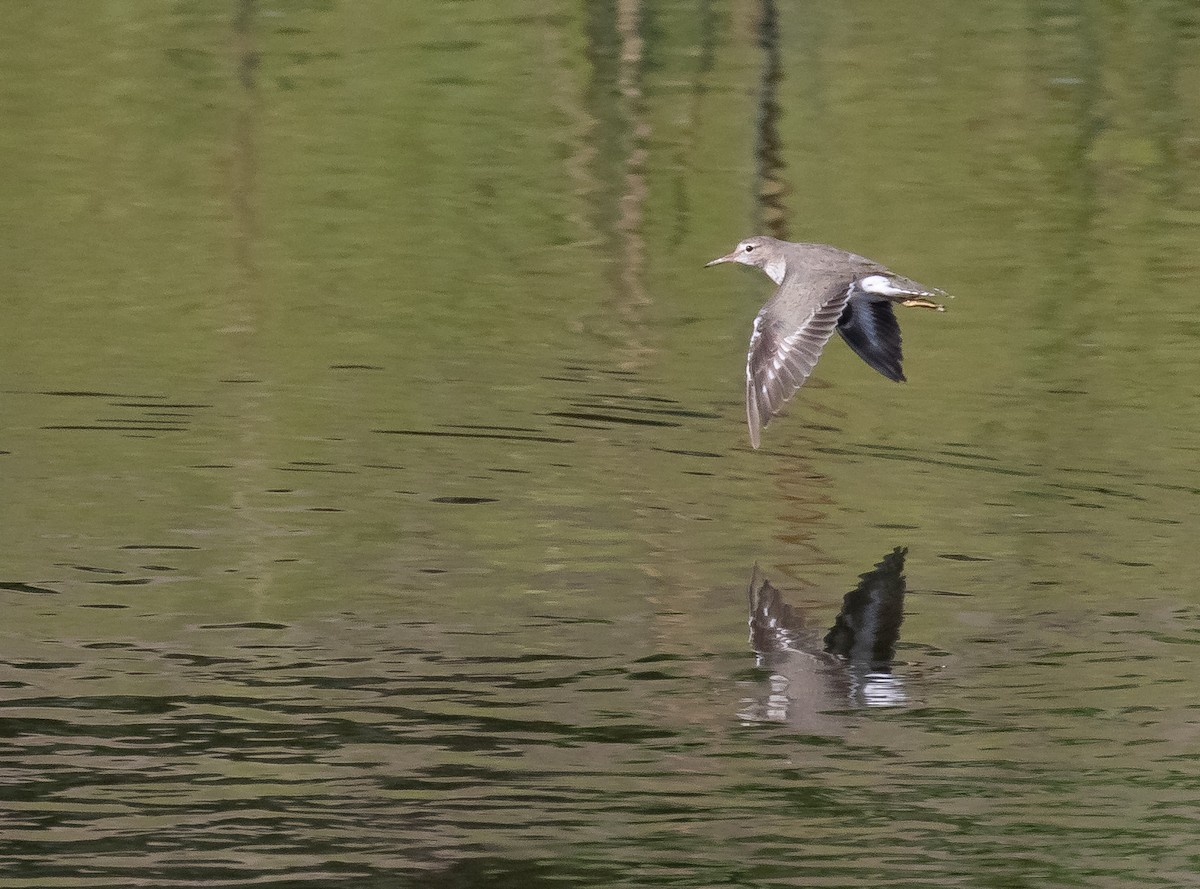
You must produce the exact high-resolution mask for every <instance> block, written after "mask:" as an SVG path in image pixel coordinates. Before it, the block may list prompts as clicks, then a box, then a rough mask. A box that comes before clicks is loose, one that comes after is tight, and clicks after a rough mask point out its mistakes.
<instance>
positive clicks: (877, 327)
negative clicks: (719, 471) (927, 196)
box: [708, 235, 945, 448]
mask: <svg viewBox="0 0 1200 889" xmlns="http://www.w3.org/2000/svg"><path fill="white" fill-rule="evenodd" d="M722 262H740V263H741V264H742V265H750V266H756V267H757V268H760V269H762V270H763V271H764V272H766V273H767V277H769V278H770V279H771V280H772V281H774V282H775V283H776V284H777V285H778V288H777V289H776V290H775V294H774V295H773V296H772V297H771V298H770V299H769V300H767V304H766V305H764V306H763V307H762V310H761V311H760V312H759V313H758V317H757V318H755V319H754V333H753V334H751V336H750V351H749V352H748V353H747V354H746V421H747V423H748V424H749V426H750V444H751V445H753V446H754V447H756V448H757V447H758V445H759V440H760V437H761V434H762V430H763V427H764V426H766V425H767V423H769V422H770V420H771V418H772V417H774V416H775V415H776V414H778V413H779V411H780V410H781V409H782V408H783V406H784V404H786V403H787V401H788V399H789V398H791V397H792V396H793V395H795V394H796V390H797V389H799V388H800V387H801V386H802V385H804V381H805V380H807V379H808V377H809V374H811V373H812V371H813V367H814V366H816V363H817V359H818V358H819V357H820V356H821V350H822V349H824V348H825V344H826V343H827V342H829V338H830V337H831V336H833V332H834V331H835V330H836V331H837V332H838V333H840V334H841V335H842V339H844V340H845V341H846V343H847V344H848V345H849V346H850V348H851V349H853V350H854V351H855V353H857V354H858V357H859V358H861V359H862V360H863V361H865V362H867V364H869V365H871V367H873V368H875V369H876V370H877V371H879V372H880V373H881V374H883V375H884V376H885V377H887V378H888V379H889V380H895V381H896V382H898V383H899V382H903V381H904V371H903V370H902V369H901V361H902V355H901V353H900V325H899V324H897V323H896V316H895V314H894V313H893V311H892V306H893V305H894V304H895V303H899V304H900V305H902V306H919V307H921V308H924V309H935V310H936V311H939V312H941V311H944V310H945V306H943V305H942V304H941V303H938V302H934V301H933V300H932V299H930V297H933V296H939V295H945V294H943V293H942V291H940V290H930V289H928V288H926V287H922V286H921V285H920V284H918V283H917V282H916V281H911V280H909V279H908V278H902V277H901V276H900V275H897V274H896V273H895V272H891V271H888V270H887V269H886V268H884V267H883V266H881V265H880V264H879V263H877V262H872V261H871V260H869V259H867V258H865V257H863V256H858V255H856V254H854V253H847V252H846V251H845V250H839V249H838V248H836V247H830V246H828V245H826V244H795V243H793V242H791V241H780V240H778V239H776V238H768V237H765V236H762V235H759V236H756V237H753V238H747V239H746V240H744V241H742V242H741V243H740V244H738V245H737V247H736V248H735V249H734V251H733V252H732V253H729V254H727V255H725V256H722V257H720V258H719V259H714V260H713V261H712V262H710V263H708V265H718V264H719V263H722Z"/></svg>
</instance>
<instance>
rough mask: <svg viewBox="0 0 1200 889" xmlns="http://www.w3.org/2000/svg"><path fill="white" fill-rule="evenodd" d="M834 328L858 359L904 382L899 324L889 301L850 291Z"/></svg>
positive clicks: (890, 377) (899, 381) (897, 380)
mask: <svg viewBox="0 0 1200 889" xmlns="http://www.w3.org/2000/svg"><path fill="white" fill-rule="evenodd" d="M837 329H838V333H840V334H841V335H842V339H844V340H845V341H846V345H848V346H849V347H850V348H851V349H853V350H854V352H855V354H856V355H858V357H859V358H861V359H862V360H863V361H865V362H867V364H869V365H871V367H873V368H875V370H877V371H879V372H880V373H881V374H883V375H884V376H885V377H887V378H888V379H889V380H895V381H896V382H897V383H903V382H904V371H903V369H902V368H901V363H902V362H903V360H904V356H903V354H902V352H901V350H900V325H899V324H898V323H897V322H896V313H895V311H894V310H893V308H892V303H891V302H889V301H888V300H884V299H879V298H878V297H870V296H867V295H865V294H862V293H861V292H855V293H852V294H851V296H850V299H849V300H848V301H847V302H846V307H845V308H844V309H843V310H842V317H841V318H839V319H838V327H837Z"/></svg>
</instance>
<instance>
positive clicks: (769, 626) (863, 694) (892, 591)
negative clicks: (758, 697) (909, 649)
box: [749, 547, 908, 726]
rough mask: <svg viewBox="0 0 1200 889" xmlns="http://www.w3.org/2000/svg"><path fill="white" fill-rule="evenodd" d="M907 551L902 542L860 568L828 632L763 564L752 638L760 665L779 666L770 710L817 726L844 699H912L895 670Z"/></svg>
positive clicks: (756, 577) (753, 593)
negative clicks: (813, 623) (792, 601)
mask: <svg viewBox="0 0 1200 889" xmlns="http://www.w3.org/2000/svg"><path fill="white" fill-rule="evenodd" d="M907 552H908V550H907V549H905V548H904V547H897V548H896V549H894V550H892V552H890V553H888V554H887V555H886V556H884V557H883V559H882V560H881V561H880V562H879V563H878V564H877V565H875V567H874V568H873V569H872V570H870V571H868V572H866V573H865V574H862V575H860V577H859V583H858V586H856V587H855V588H854V589H853V590H851V591H850V592H848V593H847V594H846V595H845V597H844V598H843V599H842V610H841V611H840V612H839V613H838V616H837V619H836V621H835V622H834V625H833V627H831V628H830V630H829V632H827V633H826V634H825V635H824V638H822V637H821V636H820V633H819V631H817V630H814V629H812V628H810V627H808V626H806V625H805V621H804V617H803V614H802V613H801V612H800V610H799V609H797V608H793V607H792V606H791V605H788V604H787V603H786V602H784V601H783V597H782V595H781V594H780V592H779V590H777V589H776V588H775V587H773V586H772V585H771V583H770V581H768V580H767V579H766V578H765V577H763V576H762V574H761V573H760V572H759V570H758V566H757V565H756V566H755V568H754V573H753V575H752V576H751V578H750V591H749V600H750V619H749V624H750V645H751V647H752V648H753V649H754V651H755V653H756V654H757V655H758V662H759V665H760V666H762V667H765V668H767V669H769V670H771V671H772V694H771V695H770V696H769V700H768V704H767V707H766V715H767V716H768V718H772V719H778V718H787V719H788V720H789V721H793V722H803V723H805V724H809V725H810V726H811V725H814V724H816V723H819V722H820V721H821V720H820V718H819V714H820V711H821V710H827V709H830V708H833V707H837V706H839V702H841V705H844V704H845V702H847V701H849V702H850V703H852V704H857V705H866V706H885V705H894V704H898V703H902V702H903V701H905V700H906V699H907V695H906V693H905V691H904V686H903V683H902V682H901V680H900V679H899V678H897V677H895V676H892V675H891V670H892V660H893V658H894V657H895V650H896V642H897V640H898V639H899V638H900V624H901V622H902V621H903V620H904V594H905V591H906V589H907V587H906V583H905V578H904V558H905V556H906V554H907ZM805 705H807V706H805ZM798 708H799V709H798Z"/></svg>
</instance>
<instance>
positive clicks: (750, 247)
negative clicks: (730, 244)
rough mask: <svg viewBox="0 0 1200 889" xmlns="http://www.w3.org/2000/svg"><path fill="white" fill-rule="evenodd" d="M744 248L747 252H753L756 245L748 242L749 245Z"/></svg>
mask: <svg viewBox="0 0 1200 889" xmlns="http://www.w3.org/2000/svg"><path fill="white" fill-rule="evenodd" d="M744 249H745V251H746V252H747V253H751V252H753V250H754V245H753V244H747V245H746V246H745V248H744Z"/></svg>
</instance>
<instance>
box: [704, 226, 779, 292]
mask: <svg viewBox="0 0 1200 889" xmlns="http://www.w3.org/2000/svg"><path fill="white" fill-rule="evenodd" d="M779 245H780V242H779V241H777V240H775V238H768V237H767V236H766V235H755V236H754V237H752V238H746V240H744V241H742V242H741V243H739V244H738V245H737V246H736V247H735V248H733V252H732V253H726V254H725V255H724V256H721V257H719V258H717V259H714V260H713V261H712V262H709V263H705V268H708V266H710V265H720V264H721V263H723V262H740V263H741V264H742V265H750V266H754V267H755V268H760V269H762V270H763V271H764V272H766V273H767V274H768V275H769V276H770V277H771V279H772V280H774V281H775V283H776V284H778V283H779V282H780V281H781V280H782V279H783V268H782V265H783V263H782V259H783V257H782V254H781V252H780V250H779Z"/></svg>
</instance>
